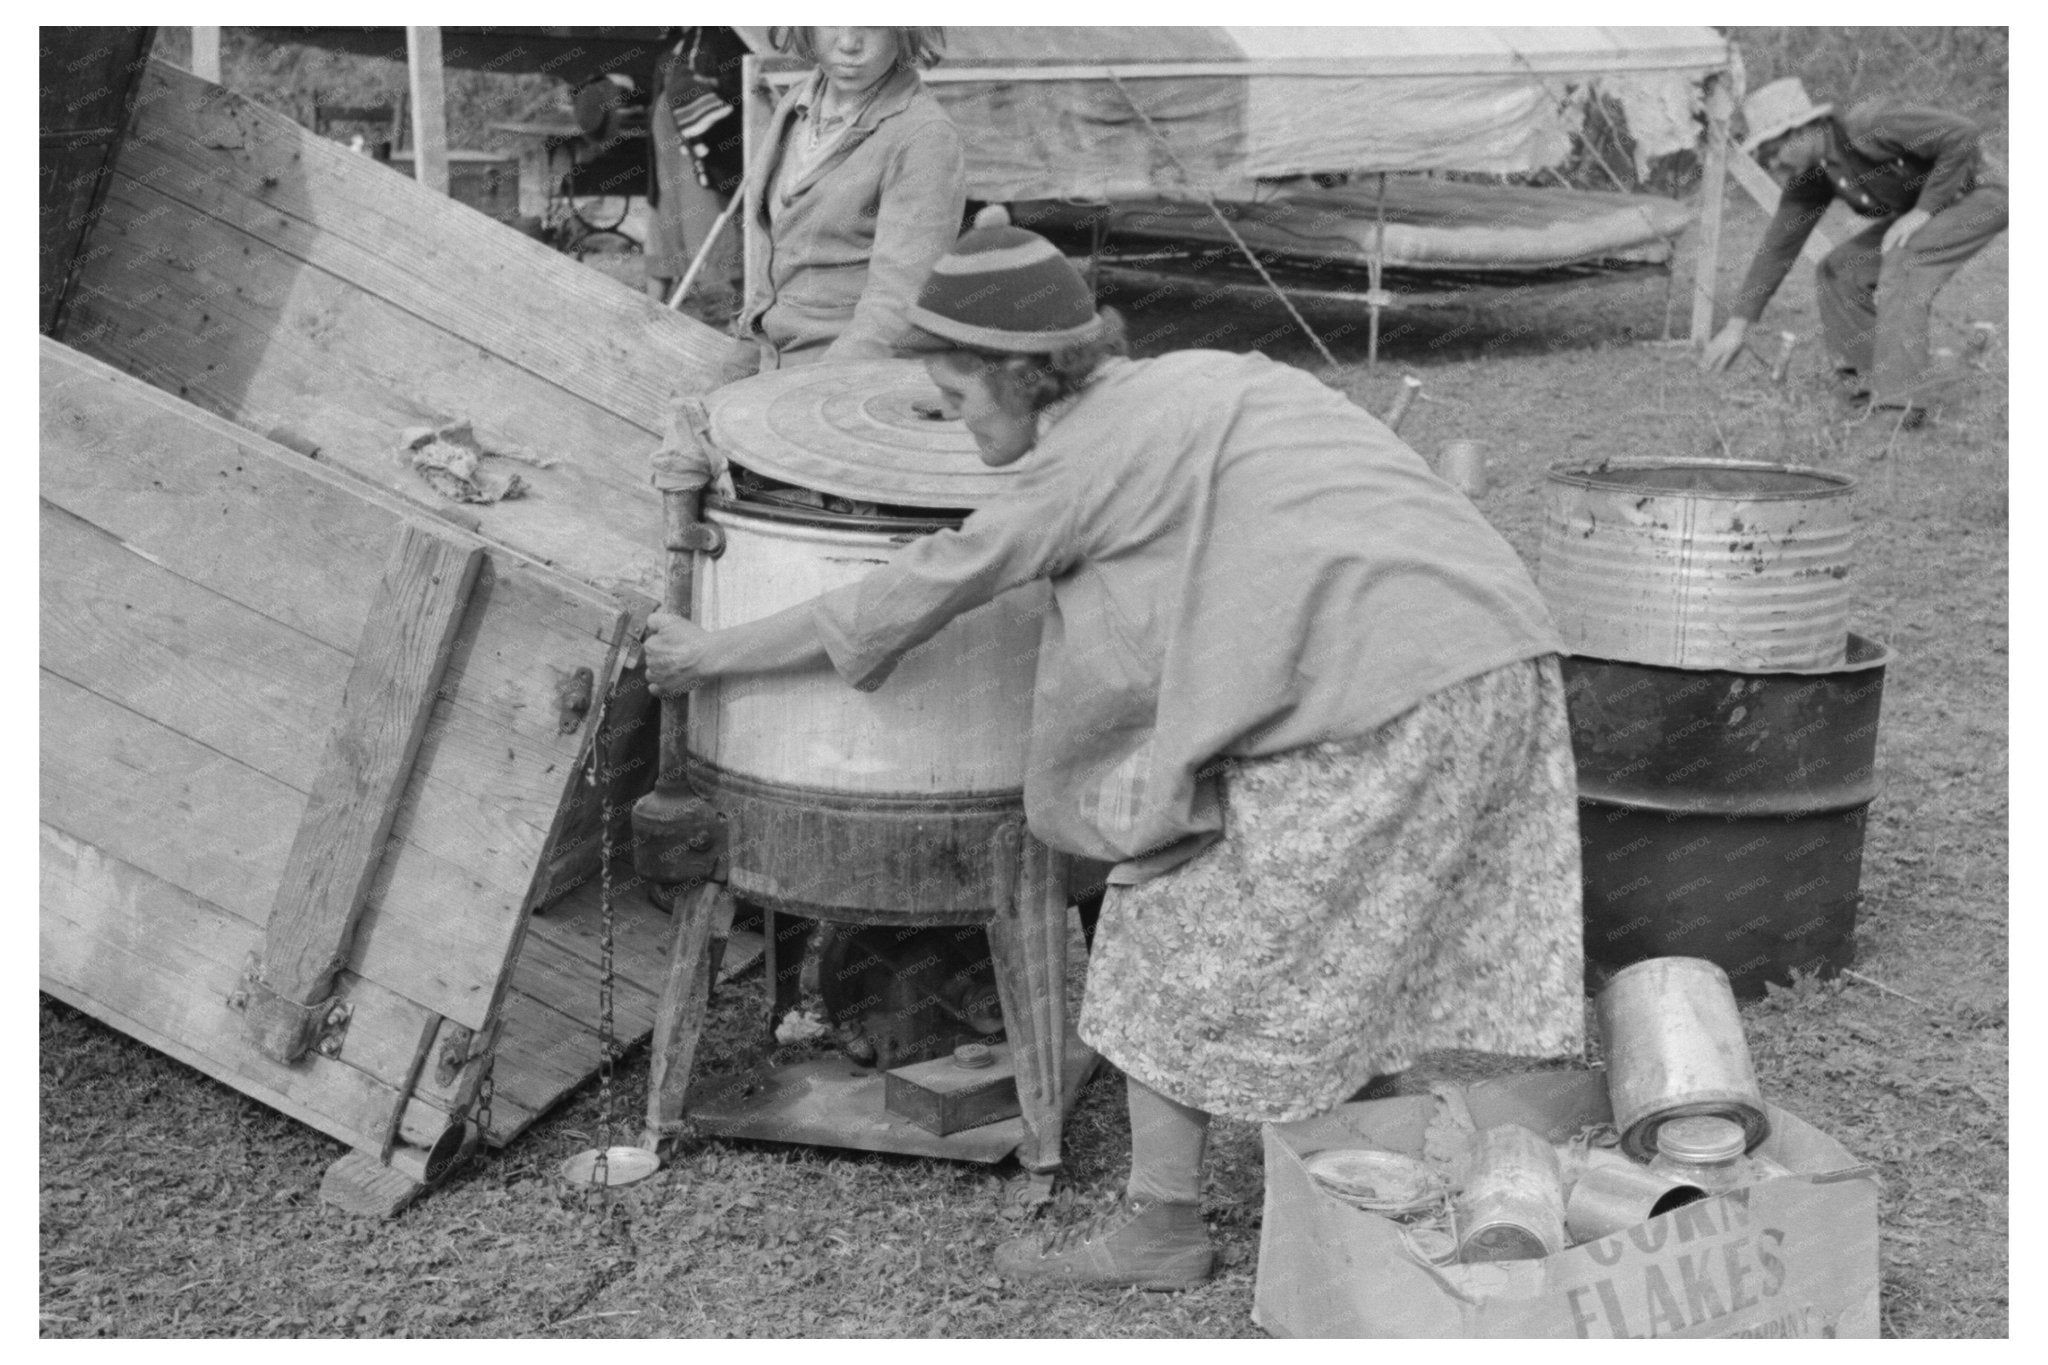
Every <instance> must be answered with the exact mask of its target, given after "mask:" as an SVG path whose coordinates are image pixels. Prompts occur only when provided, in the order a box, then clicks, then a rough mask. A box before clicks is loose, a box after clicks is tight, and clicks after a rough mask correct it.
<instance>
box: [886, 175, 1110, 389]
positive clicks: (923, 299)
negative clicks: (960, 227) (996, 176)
mask: <svg viewBox="0 0 2048 1365" xmlns="http://www.w3.org/2000/svg"><path fill="white" fill-rule="evenodd" d="M910 320H911V321H912V322H914V323H916V324H917V325H918V326H919V327H922V328H924V330H926V331H927V332H931V333H933V334H934V335H937V336H941V337H944V338H945V339H946V340H948V341H954V342H958V343H960V344H961V345H963V346H979V347H982V348H984V349H986V350H991V351H1019V352H1024V353H1027V354H1042V353H1045V352H1050V351H1057V350H1059V349H1061V348H1062V347H1065V346H1072V345H1074V344H1076V343H1077V342H1083V341H1088V340H1091V339H1093V338H1094V337H1095V336H1096V334H1097V333H1099V332H1100V331H1101V330H1102V319H1101V318H1100V317H1098V316H1097V315H1096V312H1095V297H1094V295H1092V294H1090V293H1089V292H1088V284H1087V281H1085V280H1083V279H1082V278H1081V272H1080V271H1078V270H1076V269H1075V268H1074V263H1073V262H1072V261H1069V260H1068V259H1067V258H1066V257H1065V256H1063V255H1061V254H1060V249H1059V248H1058V247H1056V246H1054V245H1053V244H1052V243H1051V242H1048V241H1047V240H1045V238H1043V237H1041V236H1039V235H1038V234H1037V233H1035V232H1026V231H1025V230H1024V229H1023V228H1020V227H1013V226H1011V224H1010V215H1009V214H1008V213H1007V212H1005V211H1004V209H1003V207H1002V206H1001V205H1000V204H992V205H990V206H989V207H988V208H985V209H983V210H982V211H981V212H979V213H977V214H975V215H974V227H973V228H972V229H971V230H970V231H968V232H967V233H966V234H964V235H963V236H962V237H961V238H960V240H959V241H957V242H955V243H954V244H953V249H952V250H951V251H948V252H947V253H946V254H945V255H943V256H941V257H940V258H939V260H938V264H936V265H934V266H933V267H932V273H931V274H930V275H929V276H928V277H927V278H926V279H925V282H924V288H923V289H921V290H919V291H918V295H917V303H916V305H915V306H914V307H912V308H911V310H910Z"/></svg>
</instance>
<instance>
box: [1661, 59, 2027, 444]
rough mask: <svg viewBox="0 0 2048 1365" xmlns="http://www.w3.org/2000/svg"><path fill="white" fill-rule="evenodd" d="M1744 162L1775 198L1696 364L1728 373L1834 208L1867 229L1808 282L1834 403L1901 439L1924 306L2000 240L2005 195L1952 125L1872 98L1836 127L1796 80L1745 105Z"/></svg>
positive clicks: (1911, 421) (1919, 375)
mask: <svg viewBox="0 0 2048 1365" xmlns="http://www.w3.org/2000/svg"><path fill="white" fill-rule="evenodd" d="M1742 114H1743V120H1744V122H1745V123H1746V124H1747V126H1748V130H1749V132H1748V136H1747V138H1746V139H1745V140H1744V142H1743V144H1742V150H1743V152H1744V154H1746V155H1750V156H1754V157H1755V158H1756V159H1757V161H1758V162H1759V163H1760V164H1761V165H1762V166H1763V167H1764V169H1765V170H1767V171H1769V172H1770V173H1771V176H1772V178H1773V179H1775V180H1776V181H1777V182H1778V183H1779V185H1780V186H1782V187H1783V189H1784V195H1783V197H1782V198H1781V199H1780V200H1779V201H1778V211H1777V212H1776V213H1775V214H1774V215H1772V218H1771V222H1770V226H1769V227H1767V228H1765V229H1764V239H1763V242H1762V244H1761V245H1759V246H1758V247H1757V252H1756V258H1755V259H1754V260H1752V261H1751V262H1750V266H1749V274H1748V275H1747V276H1746V277H1745V278H1744V279H1743V282H1742V289H1741V291H1740V293H1738V295H1737V296H1736V299H1735V306H1734V311H1733V315H1732V316H1731V317H1729V319H1728V320H1727V322H1725V323H1724V324H1722V327H1721V330H1720V331H1719V332H1718V333H1716V334H1715V336H1714V338H1713V340H1711V341H1709V342H1708V343H1707V346H1706V349H1705V351H1704V352H1703V353H1702V354H1701V357H1700V363H1701V365H1702V366H1703V367H1704V368H1706V369H1709V370H1722V369H1726V368H1727V367H1728V365H1729V364H1730V363H1732V362H1733V361H1734V359H1735V357H1736V355H1737V354H1739V353H1740V351H1741V350H1742V345H1743V340H1744V337H1745V336H1746V335H1747V333H1748V331H1749V327H1750V324H1751V323H1753V322H1755V321H1756V320H1757V319H1758V318H1759V317H1761V316H1762V315H1763V311H1764V305H1765V304H1766V303H1768V302H1770V298H1771V295H1772V293H1773V292H1775V291H1776V289H1777V287H1778V284H1779V282H1780V281H1782V280H1783V279H1784V278H1785V272H1786V271H1788V270H1790V269H1791V268H1792V262H1793V261H1794V260H1795V259H1796V258H1797V257H1798V255H1799V249H1800V247H1801V246H1803V245H1804V244H1805V242H1806V238H1807V235H1808V234H1809V233H1811V232H1812V231H1813V229H1814V225H1815V224H1816V223H1818V222H1819V221H1820V219H1821V215H1822V214H1824V213H1826V212H1827V208H1828V205H1829V204H1831V203H1832V202H1834V201H1835V200H1836V199H1838V198H1839V199H1841V200H1843V201H1844V202H1846V203H1847V204H1848V205H1849V207H1850V208H1851V209H1852V210H1854V211H1855V212H1856V213H1857V214H1858V215H1860V216H1861V217H1863V218H1866V219H1870V220H1872V221H1871V222H1870V224H1869V226H1867V227H1865V228H1864V229H1863V230H1862V231H1861V232H1858V233H1857V234H1856V235H1855V236H1853V237H1851V238H1850V239H1849V240H1848V241H1846V242H1844V243H1842V244H1841V245H1840V246H1838V247H1836V248H1835V249H1834V250H1833V251H1831V252H1829V253H1828V255H1827V259H1826V260H1824V261H1823V262H1822V263H1821V266H1820V271H1819V291H1818V292H1819V298H1820V314H1821V324H1822V326H1823V327H1824V328H1825V329H1826V332H1827V341H1828V349H1829V351H1830V352H1831V353H1832V358H1833V360H1834V364H1835V374H1836V377H1837V379H1838V380H1839V381H1840V382H1841V384H1842V387H1843V391H1844V394H1845V396H1846V397H1847V398H1848V399H1850V400H1851V401H1853V402H1857V403H1868V405H1869V409H1870V411H1871V412H1873V413H1877V414H1880V415H1883V416H1886V417H1889V418H1890V419H1891V420H1894V421H1897V422H1898V423H1899V424H1901V425H1902V426H1906V427H1917V426H1919V425H1920V424H1921V422H1922V421H1923V420H1924V419H1925V416H1926V411H1925V404H1926V402H1927V398H1928V393H1929V389H1930V387H1931V386H1930V384H1929V382H1928V378H1927V321H1928V315H1929V313H1930V311H1931V310H1932V308H1933V304H1934V296H1935V294H1936V293H1937V292H1938V291H1939V290H1940V289H1941V287H1942V285H1944V284H1946V283H1947V282H1948V278H1949V276H1951V275H1953V274H1955V273H1956V271H1957V270H1958V269H1959V268H1960V267H1961V266H1962V264H1963V262H1965V261H1967V260H1969V259H1970V258H1971V257H1972V256H1974V255H1976V254H1977V253H1978V252H1979V251H1981V250H1983V249H1984V247H1985V245H1986V244H1987V243H1988V242H1990V241H1991V239H1992V238H1994V237H1996V236H1997V235H1998V234H1999V233H2001V232H2003V231H2004V230H2005V224H2006V190H2005V186H2004V185H2002V184H1999V183H1997V182H1995V181H1993V180H1990V179H1988V178H1987V177H1986V176H1985V174H1984V171H1983V169H1982V166H1981V163H1980V157H1979V152H1978V129H1977V125H1976V124H1974V123H1972V122H1970V121H1969V120H1968V119H1966V118H1963V117H1961V116H1960V115H1956V114H1949V113H1943V112H1942V111H1940V110H1937V109H1923V108H1917V107H1911V106H1907V105H1902V104H1898V103H1895V102H1893V101H1890V100H1887V99H1883V98H1877V99H1870V100H1865V101H1863V102H1861V103H1859V104H1857V105H1856V106H1855V107H1854V108H1852V109H1850V110H1849V111H1848V112H1847V113H1845V114H1840V115H1837V114H1836V113H1834V112H1833V106H1832V105H1827V104H1815V103H1813V102H1812V101H1811V100H1810V99H1808V98H1807V95H1806V89H1805V87H1804V86H1802V85H1801V84H1800V83H1799V81H1798V80H1797V79H1796V78H1793V77H1787V78H1785V79H1784V80H1777V81H1772V82H1771V83H1770V84H1768V85H1766V86H1764V87H1763V88H1762V89H1760V90H1757V91H1756V92H1755V93H1753V94H1752V95H1750V97H1749V98H1748V99H1746V100H1744V101H1743V104H1742Z"/></svg>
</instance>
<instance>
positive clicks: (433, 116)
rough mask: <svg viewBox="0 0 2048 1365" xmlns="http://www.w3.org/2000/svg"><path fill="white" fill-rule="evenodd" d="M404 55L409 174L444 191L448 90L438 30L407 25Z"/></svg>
mask: <svg viewBox="0 0 2048 1365" xmlns="http://www.w3.org/2000/svg"><path fill="white" fill-rule="evenodd" d="M405 56H406V65H407V67H408V68H409V73H410V77H411V84H412V145H413V174H414V176H415V177H416V178H417V179H418V180H419V182H420V183H421V184H422V185H425V186H426V187H427V188H428V189H430V190H433V191H434V192H435V193H437V194H446V193H448V91H447V80H446V73H445V72H443V71H442V69H441V30H440V29H438V28H435V27H432V26H428V27H417V26H413V25H407V27H406V30H405Z"/></svg>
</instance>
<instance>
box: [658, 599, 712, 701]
mask: <svg viewBox="0 0 2048 1365" xmlns="http://www.w3.org/2000/svg"><path fill="white" fill-rule="evenodd" d="M710 639H711V632H710V631H708V630H706V629H704V627H702V626H700V625H698V624H697V623H696V622H695V621H692V620H691V619H690V618H689V617H687V616H677V615H675V614H674V613H673V612H666V611H657V612H655V613H654V614H653V615H652V616H650V617H648V618H647V630H646V632H645V634H644V635H643V636H642V638H641V649H642V651H643V652H644V654H645V656H646V659H647V690H648V691H649V692H652V693H653V694H654V695H655V696H657V697H669V696H677V695H680V694H681V693H684V692H687V691H689V690H690V689H691V688H693V687H695V686H697V685H698V684H699V683H702V682H708V681H709V680H710V678H711V676H712V675H711V674H709V673H707V672H705V671H704V666H705V664H706V663H707V662H708V659H709V653H710V651H709V650H708V648H707V642H708V641H709V640H710Z"/></svg>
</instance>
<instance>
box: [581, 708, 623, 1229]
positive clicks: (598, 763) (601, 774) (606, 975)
mask: <svg viewBox="0 0 2048 1365" xmlns="http://www.w3.org/2000/svg"><path fill="white" fill-rule="evenodd" d="M609 702H610V697H609V696H608V695H607V696H606V697H605V698H603V699H602V700H600V702H599V703H598V707H597V721H596V726H595V728H594V729H593V730H592V732H591V740H590V768H589V775H588V777H587V779H586V780H588V781H590V782H591V783H593V784H595V785H596V787H597V789H598V818H599V822H600V824H599V828H598V855H597V858H598V862H597V884H598V910H599V916H600V920H601V924H602V928H601V929H600V931H599V939H598V978H597V1046H598V1054H597V1160H596V1162H595V1163H594V1164H593V1165H592V1167H591V1171H590V1179H591V1182H592V1183H593V1184H595V1185H596V1186H597V1187H598V1188H600V1189H602V1190H604V1191H605V1192H606V1194H607V1195H609V1194H610V1192H611V1164H610V1157H611V1149H612V1064H613V1063H614V1062H615V1061H616V1060H617V1059H618V1042H617V1040H616V1038H615V1037H614V1031H615V1030H614V1021H613V1014H612V986H613V981H614V979H615V969H614V967H613V964H612V941H613V937H614V929H615V926H614V924H613V910H612V782H611V777H612V774H611V765H610V764H609V763H607V762H606V761H605V756H604V742H605V733H604V726H605V718H606V712H607V711H608V709H609Z"/></svg>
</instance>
